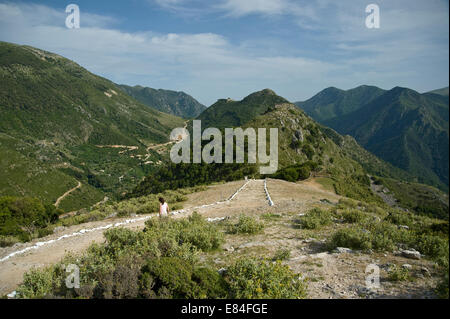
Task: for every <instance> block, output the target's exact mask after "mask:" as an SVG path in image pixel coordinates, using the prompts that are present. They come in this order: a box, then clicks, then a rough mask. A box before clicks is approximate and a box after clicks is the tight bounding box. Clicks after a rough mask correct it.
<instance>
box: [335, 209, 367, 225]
mask: <svg viewBox="0 0 450 319" xmlns="http://www.w3.org/2000/svg"><path fill="white" fill-rule="evenodd" d="M341 215H342V218H343V219H344V221H345V222H346V223H351V224H354V223H359V222H362V221H363V220H364V219H366V218H367V214H365V213H363V212H361V211H359V210H357V209H346V210H345V211H343V212H342V213H341Z"/></svg>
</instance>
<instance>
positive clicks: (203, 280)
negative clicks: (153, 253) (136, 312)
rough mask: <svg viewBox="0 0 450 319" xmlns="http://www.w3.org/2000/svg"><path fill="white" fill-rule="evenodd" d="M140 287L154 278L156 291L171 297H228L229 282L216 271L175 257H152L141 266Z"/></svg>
mask: <svg viewBox="0 0 450 319" xmlns="http://www.w3.org/2000/svg"><path fill="white" fill-rule="evenodd" d="M142 272H143V276H142V280H144V281H141V287H145V286H147V287H148V283H147V282H148V281H149V279H150V278H151V280H150V281H151V283H152V285H151V286H152V289H153V290H154V292H155V293H156V295H159V296H164V297H171V298H225V297H226V295H227V285H226V282H225V281H224V279H223V278H222V277H221V276H220V275H219V273H218V272H217V271H214V270H212V269H210V268H207V267H197V268H196V267H194V265H192V264H191V263H189V262H187V261H186V260H183V259H181V258H176V257H165V258H159V259H153V260H150V261H149V262H148V263H147V264H146V265H145V266H144V268H143V270H142Z"/></svg>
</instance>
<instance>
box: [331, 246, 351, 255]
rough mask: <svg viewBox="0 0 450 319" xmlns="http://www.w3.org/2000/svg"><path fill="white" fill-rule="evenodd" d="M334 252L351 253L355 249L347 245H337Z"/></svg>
mask: <svg viewBox="0 0 450 319" xmlns="http://www.w3.org/2000/svg"><path fill="white" fill-rule="evenodd" d="M333 252H334V253H337V254H350V253H352V252H353V250H351V249H350V248H345V247H337V248H336V249H335V250H334V251H333Z"/></svg>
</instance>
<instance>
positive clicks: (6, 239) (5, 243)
mask: <svg viewBox="0 0 450 319" xmlns="http://www.w3.org/2000/svg"><path fill="white" fill-rule="evenodd" d="M18 242H19V239H18V238H17V237H14V236H1V235H0V247H10V246H13V245H14V244H16V243H18Z"/></svg>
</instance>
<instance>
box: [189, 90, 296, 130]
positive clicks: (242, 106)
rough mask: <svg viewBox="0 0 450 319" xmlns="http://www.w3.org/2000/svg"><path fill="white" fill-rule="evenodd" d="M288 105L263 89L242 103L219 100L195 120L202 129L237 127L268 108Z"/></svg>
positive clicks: (280, 98)
mask: <svg viewBox="0 0 450 319" xmlns="http://www.w3.org/2000/svg"><path fill="white" fill-rule="evenodd" d="M280 103H288V101H287V100H285V99H284V98H282V97H280V96H278V95H276V94H275V92H273V91H272V90H269V89H265V90H262V91H259V92H255V93H253V94H250V95H249V96H247V97H246V98H244V99H243V100H242V101H233V100H231V99H220V100H218V101H217V102H216V103H214V104H213V105H211V106H210V107H209V108H208V109H206V110H205V111H204V112H203V113H202V114H200V116H198V117H197V119H199V120H202V126H203V127H217V128H219V129H222V128H226V127H238V126H242V125H243V124H245V123H247V122H248V121H250V120H252V119H253V118H255V116H258V115H261V114H263V113H264V112H266V111H267V110H268V108H269V107H270V106H273V105H275V104H280Z"/></svg>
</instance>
